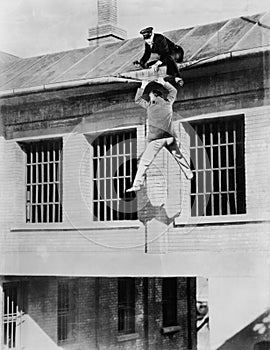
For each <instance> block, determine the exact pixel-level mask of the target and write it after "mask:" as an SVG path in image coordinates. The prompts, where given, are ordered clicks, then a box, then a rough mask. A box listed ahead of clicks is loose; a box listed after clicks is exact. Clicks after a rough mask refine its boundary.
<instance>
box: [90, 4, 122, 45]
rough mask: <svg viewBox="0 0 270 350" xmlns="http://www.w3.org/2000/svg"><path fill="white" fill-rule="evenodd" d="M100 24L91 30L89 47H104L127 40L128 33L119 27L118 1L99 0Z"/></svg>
mask: <svg viewBox="0 0 270 350" xmlns="http://www.w3.org/2000/svg"><path fill="white" fill-rule="evenodd" d="M97 9H98V23H97V26H96V27H92V28H89V31H88V39H87V40H88V41H89V45H90V46H92V45H102V44H107V43H113V42H117V41H121V40H125V39H126V37H127V32H126V31H125V30H124V29H122V28H120V27H118V25H117V0H97Z"/></svg>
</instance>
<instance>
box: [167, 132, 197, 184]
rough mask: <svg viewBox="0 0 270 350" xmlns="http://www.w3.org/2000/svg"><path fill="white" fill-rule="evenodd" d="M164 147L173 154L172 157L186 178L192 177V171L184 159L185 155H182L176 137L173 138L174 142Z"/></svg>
mask: <svg viewBox="0 0 270 350" xmlns="http://www.w3.org/2000/svg"><path fill="white" fill-rule="evenodd" d="M166 148H167V150H168V151H169V152H170V153H171V154H172V155H173V157H174V159H175V160H176V162H177V164H178V165H179V167H180V169H181V170H182V171H183V173H184V174H185V176H186V178H187V179H188V180H191V179H192V178H193V174H192V171H191V169H190V166H189V164H188V162H187V160H186V159H185V157H184V156H183V155H182V153H181V151H180V147H179V144H178V141H177V139H176V138H175V139H174V142H172V143H171V144H170V145H168V146H167V147H166Z"/></svg>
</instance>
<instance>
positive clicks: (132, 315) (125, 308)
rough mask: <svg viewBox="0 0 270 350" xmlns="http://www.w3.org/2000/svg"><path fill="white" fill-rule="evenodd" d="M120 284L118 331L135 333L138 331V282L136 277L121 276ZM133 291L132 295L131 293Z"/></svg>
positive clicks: (120, 332)
mask: <svg viewBox="0 0 270 350" xmlns="http://www.w3.org/2000/svg"><path fill="white" fill-rule="evenodd" d="M117 284H118V289H117V290H118V299H117V309H118V333H119V334H121V335H126V334H134V333H135V331H136V309H135V308H136V283H135V278H134V277H120V278H118V281H117ZM130 292H131V295H130V294H129V293H130Z"/></svg>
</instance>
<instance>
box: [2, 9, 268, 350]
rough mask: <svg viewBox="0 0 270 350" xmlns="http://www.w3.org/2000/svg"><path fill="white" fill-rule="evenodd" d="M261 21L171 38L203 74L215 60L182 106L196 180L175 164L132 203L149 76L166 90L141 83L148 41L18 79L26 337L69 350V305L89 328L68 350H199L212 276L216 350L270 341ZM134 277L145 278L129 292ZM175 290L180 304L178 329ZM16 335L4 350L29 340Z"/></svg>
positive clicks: (49, 60)
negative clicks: (199, 300) (200, 319)
mask: <svg viewBox="0 0 270 350" xmlns="http://www.w3.org/2000/svg"><path fill="white" fill-rule="evenodd" d="M258 20H260V21H264V22H263V23H267V21H269V14H260V15H255V16H252V17H251V18H249V21H247V20H243V19H242V18H239V19H232V20H229V21H224V22H220V23H214V24H209V25H205V26H199V27H195V28H188V29H181V30H178V31H172V32H169V33H167V35H168V36H170V38H171V39H172V40H174V41H176V42H179V43H181V45H183V47H184V48H185V51H186V60H187V62H192V61H193V60H194V59H196V58H197V59H201V58H202V57H206V59H205V61H204V62H201V63H199V64H197V65H194V66H190V67H186V68H183V70H182V75H183V78H184V81H185V87H184V89H183V90H181V91H180V92H179V93H178V98H177V101H176V102H175V104H174V110H175V129H176V132H177V133H178V134H179V136H180V139H181V146H182V149H183V152H184V154H185V156H186V157H187V158H189V157H190V159H191V164H192V167H193V172H194V175H195V176H194V180H192V182H191V183H190V182H189V181H188V180H186V179H185V178H184V176H183V175H182V174H181V172H180V171H179V169H178V168H177V167H176V165H175V164H174V162H173V160H172V159H171V158H170V156H169V155H168V154H167V153H166V152H165V151H164V152H161V153H160V154H159V156H158V157H157V158H156V160H155V162H154V163H153V165H152V166H151V169H150V170H149V172H148V176H147V184H146V187H145V188H144V189H143V191H141V192H140V193H139V194H138V196H137V197H135V196H132V195H131V196H125V193H124V191H125V189H126V188H128V187H129V186H130V184H131V181H132V178H133V177H134V173H135V171H136V163H137V158H138V157H139V155H140V154H141V153H142V151H143V149H144V146H145V140H146V127H145V114H144V111H143V110H141V109H140V108H139V107H137V106H136V105H135V104H134V101H133V100H134V95H135V92H136V88H137V87H138V86H139V83H138V82H136V80H134V79H138V78H139V79H142V78H145V77H146V78H153V77H151V76H149V74H148V72H145V71H133V70H132V63H131V60H133V59H134V56H135V55H137V54H138V51H139V49H140V47H141V45H142V42H141V40H140V39H138V38H135V39H131V40H127V41H123V42H120V43H114V44H106V45H103V46H100V47H90V48H87V49H80V50H74V51H71V52H65V53H57V54H52V55H46V56H42V57H39V58H29V59H25V60H21V61H20V62H19V63H18V62H16V64H14V65H13V66H12V65H11V66H7V67H4V68H3V69H2V73H1V76H2V78H3V81H4V83H3V84H2V86H1V92H0V97H1V124H0V131H1V139H0V142H1V147H0V152H1V153H0V159H1V164H3V165H4V166H2V167H1V170H0V171H1V182H0V186H1V191H0V193H1V203H0V205H1V213H2V214H3V215H1V217H0V226H1V249H2V256H3V257H4V258H3V259H2V261H1V275H2V276H3V277H2V280H1V288H2V293H1V297H2V299H3V298H5V296H8V295H10V296H11V297H12V298H13V296H12V295H14V293H15V289H12V286H14V284H13V283H14V280H15V281H20V284H21V285H22V286H24V288H23V289H24V290H25V293H24V294H23V298H25V305H27V310H28V312H27V313H26V315H23V316H22V317H28V320H27V322H26V321H25V322H22V323H19V321H18V323H17V324H16V327H17V326H18V324H19V325H20V326H21V328H20V329H21V330H22V332H23V327H28V328H27V329H26V331H25V332H24V333H21V336H22V338H20V339H21V340H22V341H23V342H26V343H25V344H27V347H26V348H27V349H28V348H29V349H32V348H33V349H34V348H35V349H36V348H37V344H39V345H38V346H39V347H38V348H41V346H42V345H41V344H46V346H47V347H46V349H49V348H50V347H49V346H51V347H52V348H55V347H56V346H57V337H58V335H57V334H59V333H61V332H62V333H61V334H62V335H63V337H64V338H65V337H66V336H67V335H68V334H69V332H71V331H70V330H69V326H67V324H65V323H64V322H66V321H59V322H58V324H59V327H60V325H62V326H61V327H62V328H61V327H60V328H58V326H57V320H60V318H59V319H58V318H57V308H58V307H59V309H60V311H61V312H60V311H59V315H60V314H61V315H62V316H63V320H66V319H68V320H69V321H70V319H71V320H73V319H75V321H74V322H71V323H72V324H73V326H74V330H73V331H72V332H71V333H72V334H73V337H75V339H76V340H75V341H74V342H73V344H65V347H66V348H71V349H84V348H87V347H88V348H89V346H92V347H93V348H95V346H96V348H100V349H102V348H104V349H105V348H117V349H122V348H123V349H124V348H132V346H134V348H137V349H141V348H145V349H175V348H180V349H181V348H182V349H187V348H189V349H196V332H195V327H196V320H195V318H196V310H195V302H196V297H195V295H196V294H195V281H194V279H193V278H187V276H208V277H209V316H210V339H211V348H213V349H227V348H228V349H239V348H240V347H239V346H240V345H241V342H242V341H243V339H242V340H241V337H240V338H239V336H240V334H241V330H245V329H246V327H248V325H252V326H250V328H249V335H248V339H249V341H248V343H247V344H246V345H245V346H246V349H249V350H253V349H255V348H256V347H257V348H258V346H260V343H262V342H269V340H270V335H269V328H268V324H269V322H268V311H267V310H268V309H269V306H270V305H269V298H268V297H269V267H268V254H269V228H270V222H269V214H270V213H269V208H270V206H269V204H270V203H269V201H270V200H269V196H268V195H267V194H268V192H269V170H270V169H269V164H270V162H269V161H270V159H269V137H268V131H269V127H270V121H269V111H270V104H269V102H270V95H269V46H268V45H269V43H270V37H269V34H268V33H269V30H268V31H267V30H266V28H264V27H263V26H259V25H258V22H256V21H258ZM252 21H253V22H254V21H255V22H254V23H253V22H252ZM185 45H186V46H185ZM217 47H218V50H217ZM228 51H229V53H228ZM209 56H211V58H209ZM212 56H215V57H214V58H213V57H212ZM100 63H102V64H100ZM118 73H121V74H122V77H119V76H117V74H118ZM161 73H163V70H161ZM123 76H125V77H123ZM59 276H61V278H60V277H59ZM71 276H72V277H73V278H71ZM106 276H113V277H111V278H108V279H107V278H105V277H106ZM126 276H142V277H136V278H135V279H134V278H133V279H131V280H128V281H132V282H127V283H126V282H125V281H127V280H121V279H119V278H121V277H123V278H124V277H126ZM153 276H156V277H155V278H154V277H153ZM165 276H166V277H171V278H173V279H170V280H168V279H166V278H165ZM175 276H182V277H177V278H175ZM65 278H66V279H65ZM162 278H163V279H162ZM67 280H68V281H69V284H68V286H69V287H67V286H66V284H65V283H66V281H67ZM121 281H122V282H121ZM164 281H169V282H168V283H172V285H169V286H170V288H169V287H168V290H170V291H171V290H173V289H175V291H176V292H175V293H176V294H175V295H174V297H173V296H172V295H170V293H169V292H168V295H169V297H170V298H174V299H177V308H175V307H174V308H173V309H174V310H176V309H177V315H176V316H175V315H174V316H173V315H171V316H170V317H176V318H177V320H176V321H177V322H173V324H172V325H168V327H167V326H166V327H164V325H163V323H162V320H161V318H162V317H164V309H163V305H164V303H162V298H164V296H165V295H166V291H165V289H164V290H163V291H162V292H161V290H162V288H163V287H162V285H163V284H164V285H166V283H167V282H164ZM7 283H10V284H9V286H8V285H7ZM16 283H17V282H16ZM119 283H120V284H121V283H122V284H123V285H124V286H125V287H119ZM129 283H131V285H129ZM173 285H174V287H173V288H172V286H173ZM57 286H58V287H57ZM59 286H60V287H59ZM9 287H10V289H8V291H7V292H5V291H4V294H3V289H5V288H9ZM68 288H72V289H73V292H72V293H71V294H72V297H70V293H69V289H68ZM97 288H98V289H99V292H98V293H97V292H96V291H97ZM121 288H124V290H129V291H130V292H129V297H126V299H125V296H124V295H125V294H121V293H120V292H119V290H120V289H121ZM164 288H166V287H164ZM187 289H188V290H189V293H188V292H187ZM86 290H87V292H86ZM121 290H122V289H121ZM132 290H133V292H131V291H132ZM134 291H135V292H134ZM9 293H10V294H9ZM12 293H13V294H12ZM119 293H120V294H121V295H120V294H119ZM132 293H133V294H132ZM134 293H135V294H134ZM227 296H228V299H227ZM134 297H135V300H136V303H135V306H134V307H133V308H132V310H133V311H132V312H134V313H133V317H135V321H134V322H135V323H133V324H132V322H131V323H129V322H127V324H125V323H121V322H120V321H119V319H121V317H122V320H123V313H122V314H121V312H125V311H123V310H122V309H121V303H120V306H119V299H120V300H123V303H122V306H123V305H127V304H128V303H129V302H130V300H131V299H132V298H133V299H132V300H133V301H134ZM176 297H177V298H176ZM130 298H131V299H130ZM170 298H169V299H170ZM97 299H98V300H97ZM61 300H62V301H63V302H62V303H61V302H60V301H61ZM75 300H76V301H79V302H78V303H76V302H74V301H75ZM116 300H118V303H117V302H116ZM223 300H226V303H225V307H224V303H223ZM67 301H70V302H67ZM16 302H17V301H16ZM6 303H7V301H6ZM18 303H19V302H18ZM59 303H60V304H59ZM72 303H73V304H72ZM75 304H76V307H75ZM6 305H8V304H6ZM86 305H87V306H88V307H85V306H86ZM133 305H134V304H133ZM174 305H175V304H174ZM247 305H248V306H249V309H248V312H247ZM67 306H68V307H67ZM117 306H118V308H117ZM178 306H179V307H178ZM70 308H74V309H72V310H75V309H76V311H74V312H71V311H70V310H71V309H70ZM97 308H98V310H97ZM120 309H121V310H122V311H119V310H120ZM162 310H163V311H162ZM235 310H237V312H236V314H235V313H234V312H235ZM22 311H23V310H22ZM6 312H7V309H5V308H4V309H3V310H2V319H3V320H4V321H5V320H7V316H6ZM18 312H19V311H18ZM18 312H17V311H15V314H16V315H17V313H18ZM224 313H225V315H226V316H225V317H224ZM93 314H94V315H95V316H94V317H93ZM161 314H162V315H163V316H161ZM31 315H32V317H31ZM59 315H58V316H59ZM121 315H122V316H121ZM134 315H135V316H134ZM69 316H70V317H69ZM261 316H262V319H261V320H259V319H260V317H261ZM20 317H21V316H20ZM59 317H60V316H59ZM65 317H66V318H65ZM76 317H78V319H76ZM256 320H258V321H256ZM16 322H17V321H16ZM61 322H62V323H61ZM254 322H255V323H254ZM11 323H12V322H11ZM108 323H109V326H108V327H107V326H106V325H108ZM120 323H121V325H120ZM260 324H262V325H263V326H261V327H262V328H258V327H259V325H260ZM134 325H135V326H134ZM5 327H6V326H4V325H3V326H2V329H3V331H2V334H3V336H2V340H1V341H2V343H4V344H5V343H7V338H8V337H9V338H10V339H12V333H9V332H12V329H13V328H9V329H8V330H7V328H5ZM32 327H33V328H32ZM119 327H120V328H119ZM122 327H129V328H130V330H129V332H127V333H128V334H121V332H119V329H120V330H122V329H123V328H122ZM134 327H135V328H134ZM170 327H176V328H172V329H170ZM263 327H264V328H263ZM166 328H168V329H166ZM5 329H6V330H5ZM30 329H31V330H32V329H35V330H36V333H35V334H37V337H33V336H32V334H33V333H32V331H31V335H30ZM61 329H62V330H61ZM260 329H262V330H261V331H259V330H260ZM167 331H168V334H167V333H166V332H167ZM244 334H246V333H244ZM109 335H110V336H109ZM5 337H6V338H5ZM24 337H25V338H24ZM44 339H46V341H47V343H46V342H45V340H44ZM239 339H240V340H239ZM245 339H247V337H245ZM31 342H33V343H31ZM228 342H229V343H228ZM92 344H93V345H92ZM127 344H128V345H127ZM228 344H229V345H228ZM5 345H8V344H5ZM61 346H62V344H61Z"/></svg>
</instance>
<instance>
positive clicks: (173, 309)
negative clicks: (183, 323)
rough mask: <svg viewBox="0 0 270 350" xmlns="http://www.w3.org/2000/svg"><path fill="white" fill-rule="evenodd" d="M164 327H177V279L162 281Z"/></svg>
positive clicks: (169, 278) (171, 278)
mask: <svg viewBox="0 0 270 350" xmlns="http://www.w3.org/2000/svg"><path fill="white" fill-rule="evenodd" d="M162 313H163V327H170V326H176V325H177V278H175V277H167V278H163V279H162Z"/></svg>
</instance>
